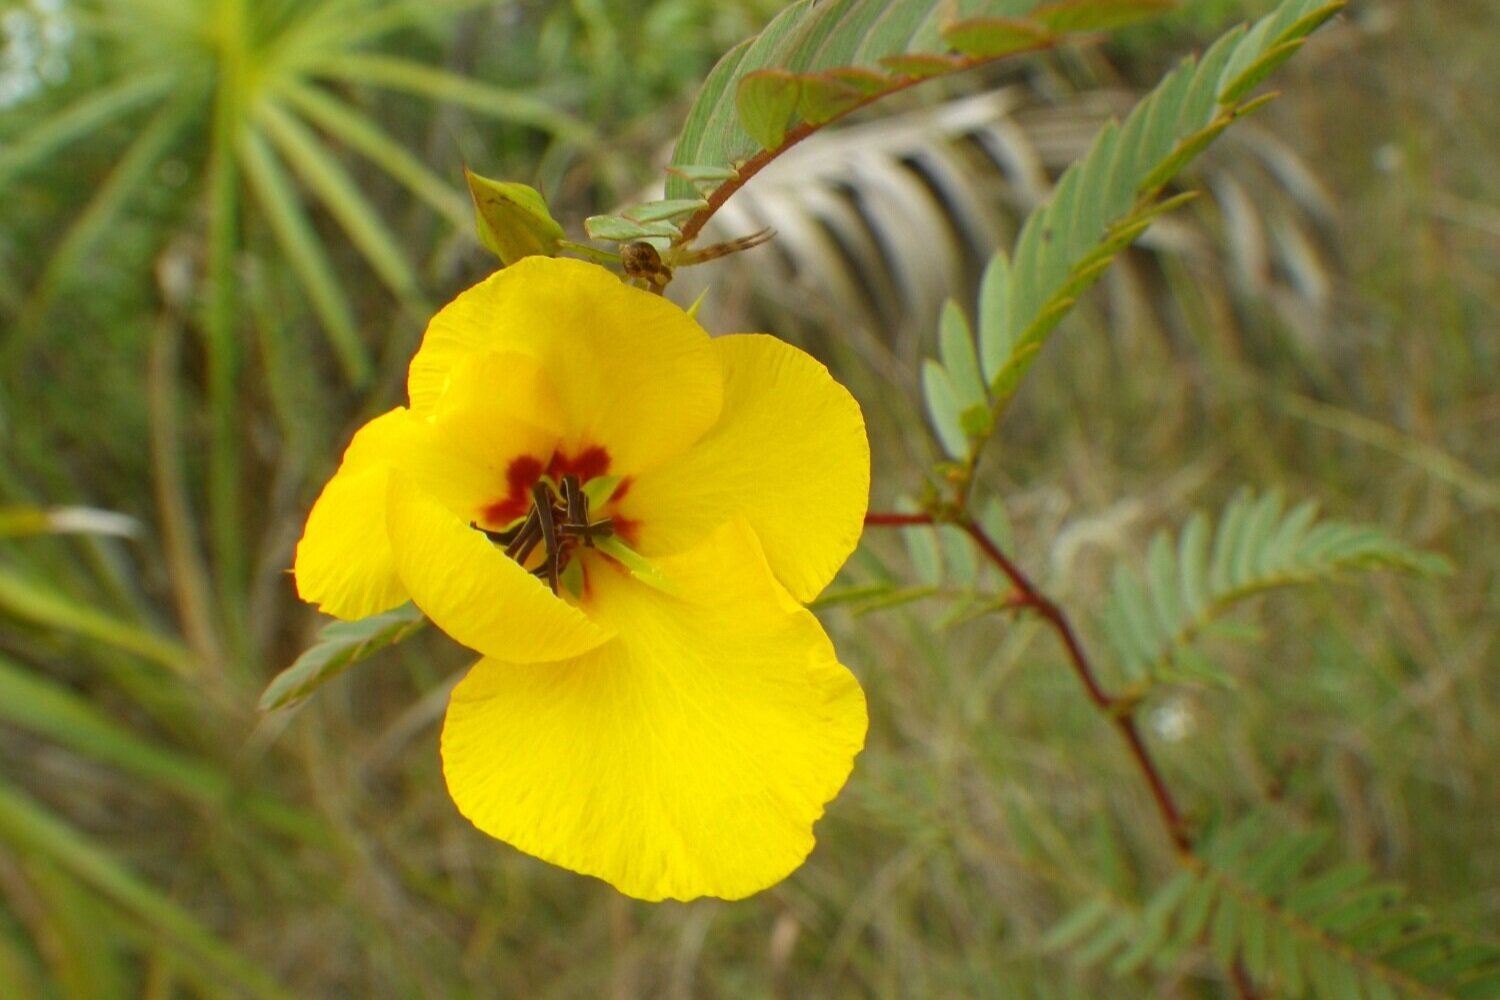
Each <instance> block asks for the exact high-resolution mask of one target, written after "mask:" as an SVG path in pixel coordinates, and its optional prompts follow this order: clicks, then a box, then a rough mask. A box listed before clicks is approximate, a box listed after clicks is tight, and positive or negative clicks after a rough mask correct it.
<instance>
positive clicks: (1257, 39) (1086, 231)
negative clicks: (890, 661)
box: [922, 0, 1342, 460]
mask: <svg viewBox="0 0 1500 1000" xmlns="http://www.w3.org/2000/svg"><path fill="white" fill-rule="evenodd" d="M1341 6H1342V3H1341V2H1334V3H1329V2H1327V0H1294V2H1289V3H1286V4H1283V5H1282V6H1281V7H1279V8H1277V10H1275V11H1274V12H1273V13H1271V14H1268V15H1267V16H1266V17H1264V18H1262V19H1261V20H1260V21H1258V22H1256V24H1255V25H1254V26H1252V27H1249V28H1246V27H1244V26H1241V27H1240V28H1237V29H1235V30H1233V31H1231V32H1229V33H1228V34H1226V35H1224V36H1223V37H1222V38H1220V39H1219V41H1218V42H1217V43H1215V44H1214V45H1213V46H1211V47H1210V48H1209V50H1208V51H1207V52H1206V53H1205V54H1204V56H1203V57H1202V59H1193V58H1188V59H1185V60H1183V62H1182V63H1181V64H1180V65H1179V66H1178V67H1177V69H1175V70H1174V71H1172V72H1171V73H1170V74H1168V75H1167V77H1166V78H1165V79H1163V80H1162V81H1161V82H1160V83H1159V84H1157V86H1156V87H1155V88H1154V89H1153V90H1152V91H1151V93H1150V94H1148V95H1147V96H1146V97H1145V98H1143V99H1142V100H1141V102H1140V103H1139V104H1138V105H1136V107H1135V110H1133V111H1132V112H1131V113H1130V115H1129V117H1127V118H1126V119H1125V122H1124V123H1123V124H1122V125H1115V124H1113V123H1111V124H1110V125H1108V126H1107V127H1106V128H1105V129H1104V131H1103V132H1101V133H1100V134H1099V137H1098V138H1097V139H1096V140H1095V142H1094V145H1093V147H1092V148H1091V149H1090V150H1089V152H1088V154H1087V155H1086V156H1084V157H1083V158H1082V159H1081V160H1079V161H1078V162H1077V163H1075V164H1073V166H1071V167H1069V168H1068V170H1067V171H1066V172H1065V173H1064V174H1063V176H1062V179H1061V180H1060V181H1059V182H1058V184H1057V187H1056V189H1055V190H1054V191H1053V193H1052V197H1051V198H1050V200H1049V201H1048V202H1047V204H1046V205H1045V206H1043V207H1042V208H1041V209H1039V210H1037V211H1035V212H1033V213H1032V214H1031V215H1030V217H1028V218H1027V220H1026V223H1025V225H1024V226H1023V227H1022V229H1021V233H1020V236H1019V237H1018V238H1017V240H1016V246H1015V249H1014V252H1013V254H1012V255H1011V256H1010V257H1007V256H1006V255H1005V253H1004V252H1003V251H1002V252H999V253H996V254H995V256H994V257H993V258H992V259H991V260H990V263H989V265H988V267H987V268H986V269H985V274H984V279H983V282H982V285H981V289H980V296H979V331H978V334H979V335H978V347H977V350H978V357H979V362H980V371H981V372H982V374H983V385H984V386H986V387H987V391H988V395H987V396H985V397H983V398H982V399H981V398H975V395H974V393H973V392H972V389H971V390H970V391H969V392H967V393H966V395H965V396H963V397H961V396H960V395H959V393H958V392H957V388H958V386H959V383H960V382H962V383H964V384H965V385H969V384H971V383H972V382H973V377H972V374H971V372H970V370H969V360H970V359H969V355H970V354H971V353H972V349H962V350H959V349H957V348H956V344H955V343H951V342H953V341H955V338H956V336H957V334H958V332H964V333H966V330H963V328H961V327H959V325H958V324H959V322H960V321H961V320H962V314H961V313H956V310H955V309H954V308H953V307H952V306H951V304H950V308H949V309H947V310H945V312H944V314H943V317H944V318H943V326H944V330H945V331H946V330H947V329H948V328H950V327H951V328H953V330H954V331H955V332H953V333H949V332H944V333H943V336H942V347H943V352H944V359H943V362H942V363H941V364H938V363H935V362H931V361H929V362H928V363H927V365H926V367H925V368H924V371H923V378H922V386H923V395H924V398H925V400H926V403H927V412H928V415H929V418H930V419H931V421H932V423H933V427H934V428H935V429H936V430H937V432H938V439H939V441H940V442H941V443H942V445H943V448H944V450H945V451H946V452H947V453H948V455H949V456H950V457H952V458H955V459H960V460H970V459H971V457H972V453H973V452H974V451H975V449H977V447H978V446H979V445H981V444H982V443H983V441H984V440H985V439H986V437H987V431H988V429H989V427H991V426H993V424H994V421H995V420H996V419H998V416H999V412H1000V410H1001V409H1003V407H1004V406H1005V404H1006V403H1007V402H1008V401H1009V399H1010V397H1011V396H1012V395H1014V393H1015V391H1016V387H1017V385H1018V384H1019V383H1020V379H1021V376H1022V375H1023V374H1024V373H1025V371H1026V369H1027V368H1028V367H1030V365H1031V363H1032V362H1033V361H1034V360H1035V358H1036V355H1037V352H1038V351H1039V350H1040V349H1041V346H1042V344H1043V343H1044V342H1045V340H1046V338H1047V335H1048V334H1049V333H1051V331H1052V330H1053V329H1054V328H1056V326H1057V324H1058V323H1059V322H1061V321H1062V319H1063V317H1064V316H1066V315H1067V314H1068V312H1069V311H1070V310H1071V309H1072V308H1073V305H1074V304H1075V303H1076V302H1077V301H1078V296H1079V295H1081V294H1082V293H1083V292H1084V290H1086V289H1087V288H1088V287H1089V286H1090V285H1092V284H1093V283H1094V282H1095V281H1097V280H1098V279H1099V277H1100V276H1101V275H1103V274H1104V272H1105V271H1106V270H1107V269H1108V268H1109V265H1110V263H1111V262H1112V261H1113V260H1114V259H1115V257H1116V256H1118V255H1119V254H1120V253H1121V252H1122V251H1123V250H1124V249H1125V248H1126V247H1128V246H1130V244H1131V243H1133V242H1135V241H1136V240H1137V239H1138V238H1139V237H1140V236H1141V235H1142V234H1143V233H1144V232H1145V231H1146V229H1147V228H1148V227H1149V226H1150V225H1151V222H1152V221H1153V220H1154V219H1156V218H1157V217H1158V216H1160V215H1161V214H1163V213H1165V212H1167V211H1169V210H1171V209H1172V208H1173V207H1175V206H1176V205H1177V204H1179V203H1180V202H1181V200H1183V198H1184V197H1187V196H1180V197H1177V198H1168V199H1166V200H1165V201H1162V200H1159V198H1158V196H1159V195H1160V193H1161V191H1162V190H1163V188H1165V186H1166V185H1167V183H1168V182H1169V181H1171V180H1172V178H1174V177H1175V176H1176V175H1177V174H1178V173H1179V172H1180V171H1181V170H1182V169H1183V168H1184V167H1186V166H1187V165H1188V164H1189V163H1190V162H1191V161H1192V160H1193V159H1194V158H1195V157H1197V156H1198V155H1199V154H1200V153H1202V152H1203V150H1204V149H1206V148H1207V147H1208V145H1209V144H1210V143H1211V142H1213V140H1214V139H1216V138H1217V137H1218V136H1219V135H1220V134H1221V133H1222V132H1223V131H1224V129H1225V128H1227V127H1228V126H1229V125H1230V123H1232V122H1233V121H1234V120H1235V119H1236V118H1238V117H1240V116H1242V115H1244V114H1245V113H1247V111H1248V110H1250V109H1251V106H1252V104H1254V103H1256V102H1247V101H1246V98H1247V96H1248V94H1249V92H1250V90H1251V89H1252V88H1253V87H1254V86H1255V84H1257V83H1259V82H1260V81H1261V80H1263V79H1264V78H1265V76H1266V75H1267V74H1268V73H1269V72H1270V71H1271V70H1272V69H1274V68H1275V67H1276V66H1277V65H1279V64H1280V63H1281V62H1282V61H1284V60H1285V59H1287V58H1288V57H1290V56H1291V54H1292V53H1293V52H1295V51H1296V50H1297V48H1298V47H1300V46H1301V44H1302V42H1303V40H1304V39H1305V38H1306V36H1307V35H1308V34H1309V33H1310V32H1312V31H1313V30H1314V29H1315V28H1317V26H1318V25H1319V24H1321V23H1322V22H1323V21H1325V20H1327V19H1328V18H1329V17H1331V16H1333V14H1334V13H1336V12H1337V11H1338V10H1339V9H1340V7H1341ZM954 315H957V316H958V319H957V320H954V319H951V318H950V317H951V316H954ZM950 356H951V357H952V359H953V360H952V361H950V360H949V358H950ZM954 364H958V365H959V366H960V370H959V371H957V372H955V371H954V368H953V365H954ZM980 406H984V407H986V408H988V409H990V410H991V411H992V412H990V413H988V414H980V413H978V412H977V411H975V410H974V408H975V407H980Z"/></svg>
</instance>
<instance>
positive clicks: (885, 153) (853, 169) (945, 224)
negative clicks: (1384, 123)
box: [674, 85, 1332, 384]
mask: <svg viewBox="0 0 1500 1000" xmlns="http://www.w3.org/2000/svg"><path fill="white" fill-rule="evenodd" d="M1135 100H1136V95H1131V94H1128V93H1125V92H1121V91H1103V90H1101V91H1094V92H1086V93H1082V94H1078V95H1074V96H1070V97H1065V98H1062V99H1048V98H1047V97H1044V96H1043V95H1042V94H1040V93H1038V92H1037V90H1036V89H1034V88H1032V87H1029V86H1025V85H1012V86H1007V87H1004V88H1002V89H999V90H995V91H991V92H989V93H984V94H978V95H975V96H970V97H964V98H959V99H956V100H952V101H949V102H947V103H944V104H942V105H939V106H937V107H934V108H925V109H921V110H918V111H913V112H909V113H906V114H903V115H899V116H892V117H888V118H882V119H881V120H878V121H874V122H870V123H867V124H860V125H855V126H852V127H849V128H844V129H838V130H826V131H824V132H821V133H818V134H816V135H813V136H812V137H810V138H809V139H807V140H805V141H804V142H802V143H801V144H799V145H798V146H795V147H793V148H792V149H791V150H790V151H789V152H788V153H786V154H785V155H784V156H782V157H781V158H780V159H779V160H777V161H776V162H775V163H773V164H772V165H771V166H769V167H768V168H766V169H765V170H764V171H763V172H762V173H761V174H760V175H758V176H757V177H756V180H755V182H754V183H753V184H751V185H749V186H747V187H746V188H744V189H742V190H740V191H739V192H737V193H736V194H735V196H734V197H733V198H731V199H730V200H729V202H728V203H727V204H726V205H725V206H724V208H722V209H721V210H720V211H719V213H718V214H717V215H716V216H715V217H714V220H713V221H712V222H711V223H710V225H709V227H708V228H707V232H706V235H705V237H704V240H705V242H713V241H715V240H722V239H728V238H731V237H733V236H737V235H742V234H744V233H747V232H753V231H755V230H757V229H760V228H762V227H766V226H770V227H772V228H774V229H775V230H776V232H777V238H776V239H775V240H773V241H772V242H771V248H772V249H771V250H770V251H761V252H759V253H751V254H744V255H736V256H733V257H730V258H727V259H725V260H724V261H722V262H720V264H719V266H720V267H723V268H726V269H730V270H731V272H732V273H730V274H729V275H727V276H726V275H724V274H715V273H713V270H712V269H711V268H700V269H684V270H682V271H681V272H680V273H679V280H678V281H677V282H676V283H674V288H675V289H676V291H675V292H674V296H677V297H680V298H681V300H682V301H691V300H692V299H693V298H695V297H696V296H697V295H698V294H699V293H700V292H701V291H702V289H703V287H704V286H705V285H706V284H707V283H708V282H710V281H712V282H714V283H715V284H717V285H722V286H724V287H738V288H743V287H746V285H747V284H748V286H749V287H752V288H754V289H755V294H754V295H753V296H751V297H750V299H749V301H748V302H747V301H746V299H745V297H744V296H741V297H740V298H739V299H735V300H728V301H725V300H723V297H721V301H719V302H717V303H716V302H715V301H714V297H713V296H710V298H709V299H708V300H707V302H706V304H705V309H706V310H708V311H710V312H712V310H713V309H714V308H715V307H716V306H717V308H719V309H720V310H725V309H728V310H730V311H733V310H736V309H738V310H741V311H743V309H744V308H745V307H746V306H749V307H750V309H751V312H752V313H754V314H759V313H766V312H769V313H771V314H772V315H774V316H775V317H776V319H777V321H778V322H780V323H782V324H783V325H784V326H783V327H781V328H785V325H786V324H790V327H791V328H792V329H801V330H809V331H810V330H818V329H824V330H834V331H837V334H836V335H837V336H839V337H840V338H844V339H849V340H852V341H854V342H855V343H856V344H858V345H859V350H860V353H861V354H862V356H863V359H864V360H865V361H866V362H868V363H871V364H872V365H874V366H875V367H876V368H877V370H879V371H882V372H884V373H886V374H887V376H888V377H890V378H892V379H894V380H896V381H897V382H899V383H902V384H905V383H906V382H907V381H909V379H910V377H911V376H910V374H909V373H910V372H912V371H915V370H916V367H917V361H918V359H919V358H920V357H921V355H922V353H923V352H924V351H926V350H927V349H928V348H926V347H925V345H926V343H927V337H928V336H929V334H930V326H931V322H932V317H933V316H935V315H937V314H938V313H939V311H940V310H941V307H942V303H943V301H944V300H945V299H947V298H949V297H954V298H957V299H959V301H964V300H969V301H972V298H973V293H974V291H975V290H976V289H977V286H978V277H979V266H980V264H981V263H982V262H983V261H984V260H986V259H987V258H988V257H989V255H990V254H991V253H992V252H993V251H994V250H995V249H996V248H997V247H1006V246H1009V245H1010V244H1011V243H1012V242H1013V241H1014V239H1015V236H1016V232H1017V230H1018V228H1019V224H1020V222H1021V221H1022V220H1024V218H1025V217H1026V214H1027V213H1028V212H1029V211H1030V210H1031V209H1032V208H1034V207H1035V206H1037V205H1038V204H1040V203H1042V202H1043V201H1044V200H1045V199H1046V198H1047V196H1048V195H1049V193H1050V192H1051V188H1052V183H1053V182H1054V181H1055V180H1056V178H1057V177H1058V176H1059V175H1060V174H1061V173H1062V172H1063V170H1064V169H1065V168H1066V167H1067V166H1068V165H1069V164H1070V163H1072V162H1073V161H1074V160H1076V159H1078V158H1079V157H1080V156H1081V155H1082V154H1083V153H1084V152H1085V151H1086V150H1087V148H1088V144H1089V143H1090V142H1091V141H1092V139H1093V137H1094V136H1095V134H1096V133H1097V132H1098V130H1099V128H1100V127H1101V126H1102V125H1103V124H1104V122H1105V121H1107V120H1108V119H1109V118H1110V117H1111V116H1112V115H1119V114H1121V113H1122V112H1124V111H1125V110H1128V109H1129V108H1130V107H1131V106H1132V104H1133V103H1134V101H1135ZM1222 146H1223V148H1222V149H1217V150H1211V151H1210V152H1209V153H1208V154H1206V155H1205V156H1204V157H1203V159H1202V161H1201V162H1200V163H1198V164H1197V165H1195V166H1194V167H1192V168H1191V169H1190V170H1189V171H1188V172H1187V173H1186V175H1185V180H1186V186H1187V187H1188V188H1206V189H1207V197H1204V198H1200V199H1198V201H1199V202H1200V203H1201V204H1200V205H1199V206H1198V207H1197V210H1196V211H1190V212H1178V213H1175V214H1174V215H1171V216H1167V217H1164V218H1162V219H1160V220H1158V221H1157V222H1156V223H1155V224H1154V225H1153V226H1152V228H1151V230H1150V231H1149V232H1148V233H1147V234H1146V235H1145V236H1144V237H1143V238H1142V239H1141V241H1140V244H1139V247H1138V249H1137V250H1135V251H1132V252H1131V254H1129V255H1127V256H1126V257H1125V258H1124V259H1123V260H1122V261H1121V263H1123V264H1125V268H1124V273H1123V274H1121V275H1119V276H1112V277H1111V278H1110V279H1108V280H1107V281H1106V282H1105V286H1104V287H1105V290H1106V293H1107V294H1108V296H1109V300H1108V304H1107V308H1106V310H1105V312H1106V314H1107V316H1108V317H1109V321H1110V322H1111V324H1112V325H1114V326H1116V327H1121V328H1123V327H1129V326H1131V325H1133V324H1136V323H1138V322H1140V321H1142V320H1143V319H1144V320H1152V321H1154V322H1155V323H1156V325H1157V326H1158V328H1160V329H1164V330H1167V331H1173V330H1174V326H1175V325H1176V320H1175V316H1176V308H1177V307H1176V305H1175V304H1174V295H1175V292H1176V290H1175V289H1172V288H1169V287H1167V283H1166V281H1165V280H1164V279H1162V278H1161V277H1160V275H1161V273H1162V271H1163V270H1164V269H1167V268H1169V267H1173V266H1177V267H1180V266H1181V265H1186V271H1187V273H1188V274H1190V275H1191V277H1192V279H1193V280H1194V281H1195V282H1197V283H1198V284H1199V285H1200V286H1201V288H1202V290H1203V292H1204V294H1207V295H1209V296H1211V297H1212V299H1213V301H1215V302H1221V303H1226V304H1227V305H1228V306H1230V307H1238V306H1242V305H1243V304H1245V303H1248V302H1251V301H1261V300H1268V301H1270V302H1271V303H1272V304H1273V306H1274V308H1275V309H1276V311H1277V313H1278V315H1279V317H1280V318H1281V319H1282V320H1283V321H1284V322H1286V323H1287V325H1288V326H1289V327H1290V328H1291V329H1292V330H1293V331H1294V332H1295V333H1297V334H1298V335H1300V336H1301V337H1303V338H1305V339H1306V340H1308V341H1309V342H1312V343H1314V344H1316V342H1317V340H1318V339H1319V338H1320V337H1321V335H1322V332H1323V330H1324V324H1325V321H1326V318H1327V315H1328V310H1329V306H1330V305H1331V302H1330V297H1331V293H1330V284H1331V277H1330V269H1331V264H1330V259H1331V250H1330V247H1331V243H1332V240H1331V238H1330V233H1329V230H1330V227H1331V218H1332V213H1331V211H1330V208H1329V202H1328V199H1327V197H1326V196H1325V195H1324V194H1323V192H1322V188H1321V187H1320V186H1319V184H1318V183H1317V181H1316V179H1315V178H1314V175H1313V174H1312V172H1311V171H1310V170H1309V169H1308V168H1307V167H1306V166H1305V165H1303V164H1302V163H1301V161H1300V160H1298V158H1297V157H1296V156H1295V154H1293V153H1292V152H1291V151H1290V150H1289V149H1288V148H1287V147H1286V145H1285V144H1284V143H1282V142H1280V141H1279V140H1277V139H1276V138H1275V137H1274V136H1272V135H1270V134H1269V133H1268V132H1266V131H1265V130H1258V129H1256V128H1255V126H1254V124H1253V123H1243V124H1242V125H1240V126H1239V127H1238V128H1236V129H1234V130H1231V131H1230V132H1229V133H1228V134H1227V135H1226V136H1225V138H1224V140H1223V142H1222ZM1225 275H1228V278H1227V280H1226V278H1225V277H1224V276H1225ZM789 290H790V291H791V292H792V294H788V292H789ZM1230 311H1232V308H1231V309H1230ZM747 322H751V321H750V320H748V319H747V318H745V317H741V316H737V315H726V314H725V313H724V312H722V311H721V313H720V314H719V315H717V316H713V315H710V316H709V318H708V323H709V325H710V327H712V328H716V329H739V328H743V327H744V326H746V324H747Z"/></svg>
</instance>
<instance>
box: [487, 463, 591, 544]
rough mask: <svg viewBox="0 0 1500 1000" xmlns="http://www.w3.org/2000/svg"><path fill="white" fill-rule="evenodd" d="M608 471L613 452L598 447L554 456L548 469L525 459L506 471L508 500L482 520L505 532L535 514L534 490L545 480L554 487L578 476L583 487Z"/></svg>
mask: <svg viewBox="0 0 1500 1000" xmlns="http://www.w3.org/2000/svg"><path fill="white" fill-rule="evenodd" d="M608 471H609V452H607V451H605V450H604V449H603V448H600V447H599V446H598V445H594V446H592V447H589V448H585V449H584V450H583V451H581V452H579V453H578V454H577V455H575V456H568V455H564V454H563V453H562V452H560V451H559V452H554V453H553V455H552V457H551V458H550V459H549V460H548V461H547V464H546V466H545V467H544V466H543V465H542V461H541V459H539V458H534V457H532V456H531V455H522V456H521V457H520V458H517V459H515V460H514V461H512V462H511V463H510V465H509V467H507V468H506V470H505V496H503V497H501V498H500V499H499V500H496V501H495V502H494V503H491V504H489V505H488V506H486V507H485V508H484V509H483V510H482V511H480V517H479V520H480V521H481V522H482V523H483V524H485V525H487V526H489V527H492V528H502V527H504V526H505V525H507V524H509V523H511V522H512V521H514V520H515V519H516V518H518V517H521V516H523V515H524V514H525V513H526V512H527V511H529V510H531V488H532V487H533V486H535V485H536V483H537V480H539V479H541V478H542V477H543V476H546V477H547V478H548V479H550V480H552V482H554V483H560V482H562V477H563V476H577V477H578V481H579V483H580V484H581V483H586V482H588V481H589V480H590V479H595V478H597V477H599V476H602V475H604V474H605V473H607V472H608ZM616 492H619V491H618V490H617V491H616Z"/></svg>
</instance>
